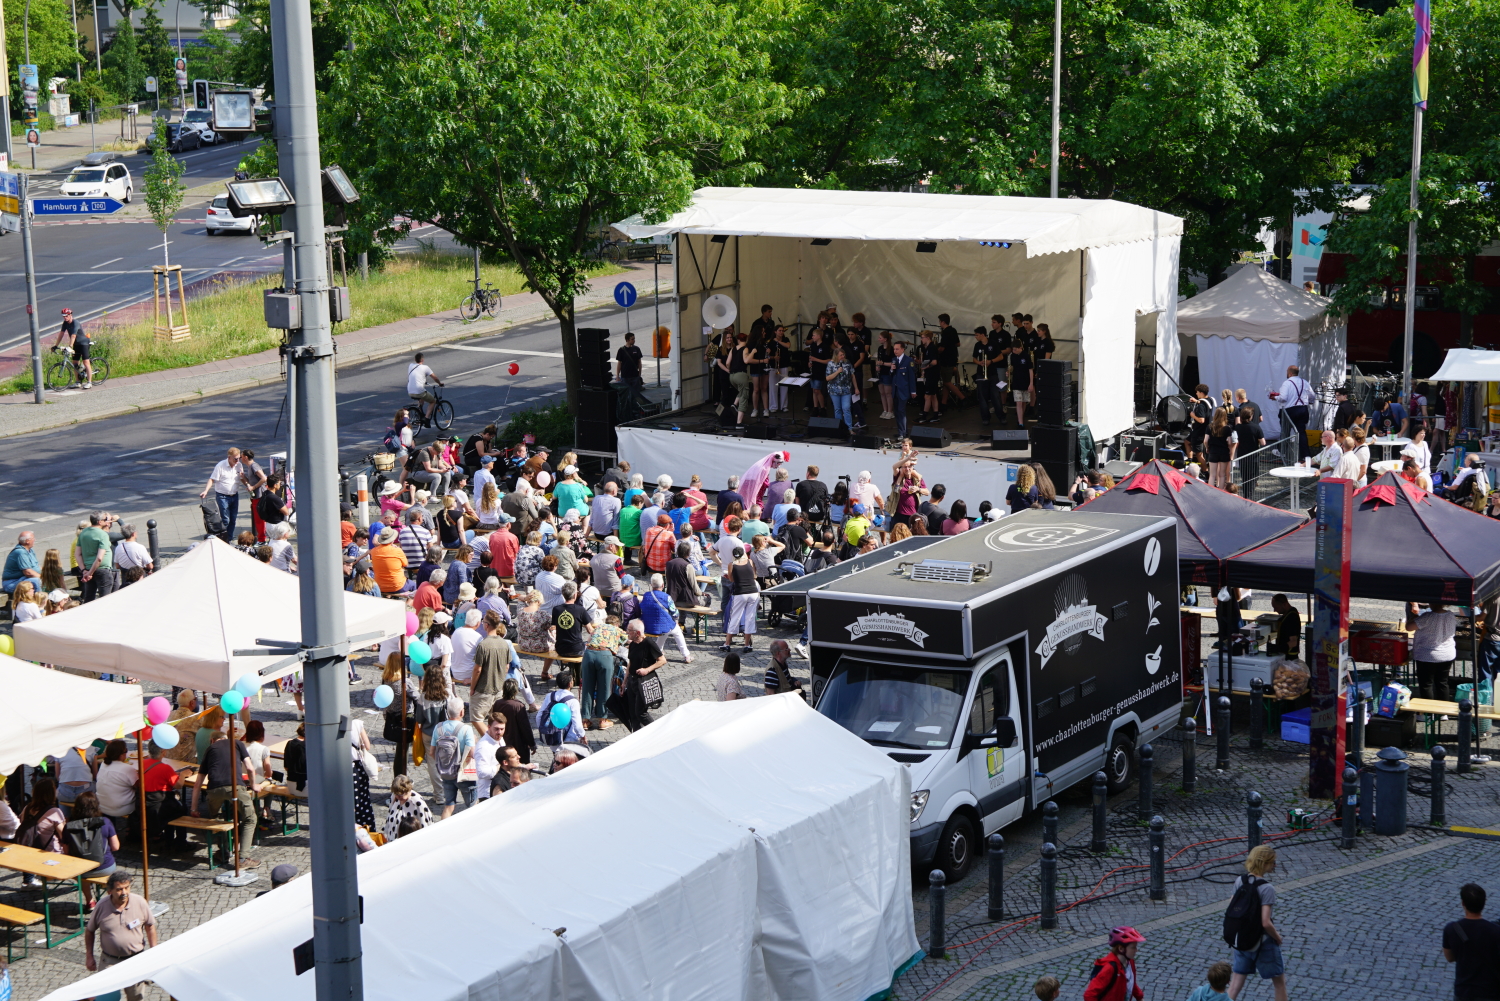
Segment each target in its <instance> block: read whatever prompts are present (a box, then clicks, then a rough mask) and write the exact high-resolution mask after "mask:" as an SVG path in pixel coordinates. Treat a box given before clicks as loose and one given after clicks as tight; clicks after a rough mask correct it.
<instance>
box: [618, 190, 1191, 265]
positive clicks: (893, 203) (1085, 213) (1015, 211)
mask: <svg viewBox="0 0 1500 1001" xmlns="http://www.w3.org/2000/svg"><path fill="white" fill-rule="evenodd" d="M614 228H615V229H617V230H619V231H620V232H621V233H623V234H625V235H626V236H627V237H629V238H630V239H632V240H642V239H647V238H650V237H653V236H660V235H664V234H668V233H693V234H706V235H719V234H726V235H730V236H785V237H794V238H808V239H832V240H911V241H918V240H924V241H932V240H963V241H975V242H977V241H995V242H1002V243H1024V244H1025V245H1026V256H1027V257H1038V256H1040V255H1042V254H1057V253H1062V252H1064V251H1071V250H1082V249H1084V248H1086V247H1107V246H1111V245H1113V244H1120V243H1135V242H1137V241H1140V240H1151V239H1154V238H1159V237H1169V236H1181V235H1182V220H1181V219H1179V218H1178V217H1177V216H1173V215H1167V214H1166V213H1164V212H1157V211H1154V210H1152V209H1147V208H1142V207H1141V206H1139V205H1131V204H1129V203H1127V202H1116V201H1109V200H1096V199H1084V198H1056V199H1055V198H1009V197H1001V196H996V195H930V194H920V193H914V192H904V191H824V190H821V189H816V188H699V189H698V190H697V191H695V192H693V200H692V202H691V203H690V204H689V205H688V207H687V208H685V209H683V210H682V211H681V212H678V213H677V214H676V215H673V216H671V217H670V218H667V219H665V220H663V221H662V222H660V223H647V222H645V221H643V219H642V217H641V216H638V215H637V216H631V217H630V218H629V219H625V220H623V221H621V222H617V223H615V225H614Z"/></svg>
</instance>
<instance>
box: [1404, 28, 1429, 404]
mask: <svg viewBox="0 0 1500 1001" xmlns="http://www.w3.org/2000/svg"><path fill="white" fill-rule="evenodd" d="M1411 16H1412V21H1413V22H1414V23H1415V27H1416V31H1415V33H1414V35H1413V38H1412V49H1411V104H1412V109H1411V110H1412V115H1411V195H1410V198H1409V200H1408V203H1407V208H1408V210H1409V211H1408V217H1407V221H1406V303H1405V305H1406V323H1405V337H1404V339H1403V343H1402V348H1401V402H1402V405H1405V404H1406V402H1407V401H1408V400H1410V399H1411V354H1412V342H1413V339H1414V337H1415V329H1416V320H1417V204H1418V199H1417V184H1418V183H1419V182H1420V180H1421V176H1422V112H1423V111H1425V110H1426V109H1427V69H1428V66H1429V64H1430V63H1429V59H1430V50H1431V48H1432V0H1413V3H1412V5H1411Z"/></svg>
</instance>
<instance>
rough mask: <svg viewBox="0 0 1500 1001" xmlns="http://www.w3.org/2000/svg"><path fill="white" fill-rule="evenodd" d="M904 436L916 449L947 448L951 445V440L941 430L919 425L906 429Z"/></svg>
mask: <svg viewBox="0 0 1500 1001" xmlns="http://www.w3.org/2000/svg"><path fill="white" fill-rule="evenodd" d="M906 436H907V437H908V438H910V439H911V443H912V444H913V445H916V446H917V447H918V448H947V447H948V446H949V445H951V444H953V438H952V437H951V436H950V435H949V434H948V432H947V431H945V430H943V429H942V428H935V427H924V426H923V425H921V424H913V425H911V426H910V427H908V428H907V429H906Z"/></svg>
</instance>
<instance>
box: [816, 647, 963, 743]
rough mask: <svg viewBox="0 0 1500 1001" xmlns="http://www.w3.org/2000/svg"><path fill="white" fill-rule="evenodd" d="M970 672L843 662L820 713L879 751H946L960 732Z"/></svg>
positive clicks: (827, 688) (836, 670) (846, 658)
mask: <svg viewBox="0 0 1500 1001" xmlns="http://www.w3.org/2000/svg"><path fill="white" fill-rule="evenodd" d="M968 691H969V672H968V671H950V670H945V669H941V668H931V667H901V666H897V665H894V664H876V663H871V662H868V661H862V660H855V659H853V658H850V657H844V658H842V659H841V660H840V661H839V663H838V666H837V667H835V668H834V670H833V676H832V677H831V678H829V679H828V685H827V687H826V688H824V690H823V697H822V698H821V699H819V700H818V712H820V713H822V714H823V715H824V716H827V717H828V718H829V719H831V720H833V721H834V722H835V723H837V724H839V725H840V726H842V727H843V728H844V729H846V730H848V731H849V732H850V733H853V734H854V735H856V736H858V737H863V738H864V739H865V740H867V741H869V742H870V743H872V744H876V745H878V746H880V747H913V748H917V749H920V750H924V751H925V750H927V749H928V748H931V747H947V746H948V745H949V744H950V743H951V742H952V740H953V731H954V730H955V729H957V727H958V723H959V714H960V713H961V712H962V711H963V707H964V697H965V696H966V695H967V694H968Z"/></svg>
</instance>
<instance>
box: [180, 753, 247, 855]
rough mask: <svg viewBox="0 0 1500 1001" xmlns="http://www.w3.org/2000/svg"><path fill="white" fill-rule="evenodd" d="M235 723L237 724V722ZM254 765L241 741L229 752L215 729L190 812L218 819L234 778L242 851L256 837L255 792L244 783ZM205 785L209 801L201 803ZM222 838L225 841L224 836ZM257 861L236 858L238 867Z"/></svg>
mask: <svg viewBox="0 0 1500 1001" xmlns="http://www.w3.org/2000/svg"><path fill="white" fill-rule="evenodd" d="M236 725H237V726H238V725H239V724H238V723H236ZM254 767H255V766H254V764H253V763H252V762H251V761H250V752H249V751H248V750H247V749H246V748H245V745H244V743H243V742H241V741H239V740H236V741H235V742H234V749H233V752H231V750H230V747H229V740H228V738H226V737H225V736H224V735H223V734H221V733H217V732H216V733H215V734H214V736H213V740H212V741H210V743H209V745H208V750H206V751H204V752H203V760H202V761H201V762H199V764H198V772H199V778H198V784H197V785H195V786H193V802H192V814H193V816H195V817H203V816H207V817H212V818H216V819H217V818H218V816H219V811H220V810H221V809H222V808H223V806H224V804H225V803H227V802H229V800H230V792H231V779H233V793H234V800H235V803H236V812H237V813H238V815H239V825H240V851H241V853H243V852H244V851H245V850H246V849H248V848H249V847H250V844H251V840H252V839H253V838H254V837H255V793H254V790H253V789H252V788H251V787H250V786H249V785H248V783H247V780H248V779H249V777H250V775H251V774H252V771H253V769H254ZM235 768H238V769H239V774H238V775H234V769H235ZM205 787H207V789H208V797H207V799H208V803H207V804H206V806H200V803H199V800H200V798H201V794H202V792H203V790H204V788H205ZM225 840H226V841H228V839H227V838H226V839H225ZM232 844H233V842H229V845H231V846H232ZM259 865H260V863H259V862H257V861H255V860H254V859H248V858H244V857H243V856H242V857H241V858H240V860H239V867H240V868H241V869H255V868H257V867H259Z"/></svg>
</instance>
